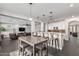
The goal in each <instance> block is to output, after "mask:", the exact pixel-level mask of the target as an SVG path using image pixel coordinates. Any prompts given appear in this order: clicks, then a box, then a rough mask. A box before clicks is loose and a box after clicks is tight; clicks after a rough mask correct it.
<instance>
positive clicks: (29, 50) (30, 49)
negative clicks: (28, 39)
mask: <svg viewBox="0 0 79 59" xmlns="http://www.w3.org/2000/svg"><path fill="white" fill-rule="evenodd" d="M36 54H37V55H38V56H39V49H38V48H35V55H36ZM24 55H25V56H33V47H31V46H29V47H27V48H26V49H25V53H24Z"/></svg>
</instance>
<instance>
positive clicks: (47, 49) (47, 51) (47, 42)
mask: <svg viewBox="0 0 79 59" xmlns="http://www.w3.org/2000/svg"><path fill="white" fill-rule="evenodd" d="M46 50H47V53H46V55H47V56H48V41H47V49H46Z"/></svg>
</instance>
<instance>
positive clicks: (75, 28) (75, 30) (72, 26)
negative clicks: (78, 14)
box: [69, 21, 79, 38]
mask: <svg viewBox="0 0 79 59" xmlns="http://www.w3.org/2000/svg"><path fill="white" fill-rule="evenodd" d="M71 37H76V38H78V37H79V22H78V21H72V22H70V23H69V38H71Z"/></svg>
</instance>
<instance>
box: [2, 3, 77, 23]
mask: <svg viewBox="0 0 79 59" xmlns="http://www.w3.org/2000/svg"><path fill="white" fill-rule="evenodd" d="M69 5H70V4H69V3H33V5H32V17H33V18H35V19H37V17H38V16H39V17H40V18H39V19H41V20H42V21H44V22H46V21H48V20H49V21H51V20H52V22H53V20H54V19H59V18H66V17H71V16H78V15H79V4H78V3H75V4H74V6H73V7H72V8H71V7H69ZM0 10H4V11H7V12H10V13H13V14H17V15H20V16H24V17H29V12H30V11H29V10H30V8H29V4H28V3H0ZM50 11H52V12H53V14H52V16H53V17H52V19H51V20H50V18H49V17H50V13H49V12H50ZM43 14H45V16H42V15H43Z"/></svg>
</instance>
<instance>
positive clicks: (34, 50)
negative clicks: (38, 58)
mask: <svg viewBox="0 0 79 59" xmlns="http://www.w3.org/2000/svg"><path fill="white" fill-rule="evenodd" d="M33 56H35V46H33Z"/></svg>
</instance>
